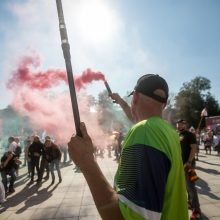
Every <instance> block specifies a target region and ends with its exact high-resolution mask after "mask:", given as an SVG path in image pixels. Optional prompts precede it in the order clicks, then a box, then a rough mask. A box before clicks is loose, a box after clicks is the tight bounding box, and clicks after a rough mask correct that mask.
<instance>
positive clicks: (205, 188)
mask: <svg viewBox="0 0 220 220" xmlns="http://www.w3.org/2000/svg"><path fill="white" fill-rule="evenodd" d="M196 186H198V187H197V191H198V193H199V194H203V195H207V196H208V197H210V198H212V199H215V200H220V198H219V197H218V196H216V195H215V194H213V193H212V192H211V188H210V187H209V185H208V183H207V182H205V181H204V180H203V179H201V178H200V179H198V180H197V181H196Z"/></svg>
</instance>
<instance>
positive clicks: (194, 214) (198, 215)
mask: <svg viewBox="0 0 220 220" xmlns="http://www.w3.org/2000/svg"><path fill="white" fill-rule="evenodd" d="M200 218H201V212H198V211H193V212H192V214H191V216H190V219H192V220H193V219H200Z"/></svg>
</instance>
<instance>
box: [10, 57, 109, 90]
mask: <svg viewBox="0 0 220 220" xmlns="http://www.w3.org/2000/svg"><path fill="white" fill-rule="evenodd" d="M40 65H41V62H40V57H39V56H38V55H37V54H33V55H32V56H24V57H22V58H21V60H20V63H19V65H18V67H17V69H16V70H15V71H14V72H13V76H12V78H11V79H9V81H8V83H7V88H8V89H13V88H14V87H21V86H25V87H29V88H31V89H37V90H43V89H49V88H52V87H55V86H58V85H59V84H60V83H61V82H62V81H63V82H65V83H66V84H67V83H68V80H67V74H66V71H65V70H61V69H48V70H47V71H38V70H37V69H38V68H39V67H40ZM74 78H75V80H74V83H75V88H76V90H77V91H79V90H80V89H82V88H85V87H86V85H87V84H88V83H91V82H92V81H98V80H102V81H105V76H104V74H103V73H101V72H93V71H92V70H91V69H86V70H85V71H83V73H82V74H81V75H80V76H76V77H74Z"/></svg>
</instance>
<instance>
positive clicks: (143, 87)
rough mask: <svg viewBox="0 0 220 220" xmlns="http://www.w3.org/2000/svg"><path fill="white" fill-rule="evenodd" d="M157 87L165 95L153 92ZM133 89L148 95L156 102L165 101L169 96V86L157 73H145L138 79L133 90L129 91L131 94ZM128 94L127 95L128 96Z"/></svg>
mask: <svg viewBox="0 0 220 220" xmlns="http://www.w3.org/2000/svg"><path fill="white" fill-rule="evenodd" d="M157 89H161V90H163V91H164V93H165V97H162V96H160V95H157V94H155V91H156V90H157ZM134 91H137V92H140V93H142V94H143V95H146V96H149V97H151V98H152V99H155V100H157V101H158V102H162V103H166V102H167V99H168V96H169V88H168V85H167V82H166V81H165V79H163V78H162V77H161V76H159V75H157V74H146V75H143V76H142V77H141V78H139V79H138V81H137V84H136V86H135V87H134V90H133V91H132V92H131V93H130V95H133V93H134ZM130 95H129V96H130Z"/></svg>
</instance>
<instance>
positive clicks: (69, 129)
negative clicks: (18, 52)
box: [7, 54, 105, 143]
mask: <svg viewBox="0 0 220 220" xmlns="http://www.w3.org/2000/svg"><path fill="white" fill-rule="evenodd" d="M40 64H41V62H40V57H39V56H38V55H36V54H33V55H32V56H24V57H22V58H21V60H20V62H19V64H18V67H17V68H16V69H15V71H14V72H13V75H12V77H11V79H9V81H8V83H7V88H8V89H10V90H11V91H12V93H13V99H12V103H11V105H12V106H13V108H14V109H15V110H16V111H17V112H19V113H21V114H22V115H24V116H28V117H29V119H30V121H31V125H32V128H33V130H39V129H41V130H45V131H46V132H47V133H49V134H53V135H54V136H55V137H56V138H57V139H58V141H59V142H60V143H61V142H63V143H67V142H68V141H69V139H70V137H71V136H72V134H73V132H74V131H75V128H74V119H73V113H72V108H71V101H70V97H69V92H68V91H67V92H63V93H60V94H59V93H58V94H57V93H56V94H53V95H52V96H51V95H48V92H50V90H51V89H53V88H55V87H56V86H58V85H59V84H60V83H62V82H64V83H66V84H67V76H66V72H65V71H64V70H60V69H55V68H53V69H49V70H46V71H41V70H39V67H40ZM94 80H102V81H104V80H105V77H104V74H103V73H101V72H93V71H92V70H90V69H87V70H85V71H84V72H83V73H82V75H81V76H77V77H75V88H76V90H77V91H79V90H80V89H81V88H86V85H87V84H88V83H92V82H93V81H94ZM79 95H80V94H79ZM83 97H84V98H79V99H78V100H79V101H78V104H79V111H80V117H81V121H84V122H86V123H87V126H88V130H89V131H90V132H91V136H93V138H94V140H95V142H96V141H100V142H102V143H104V141H101V140H102V139H103V138H105V134H104V133H103V132H102V130H101V128H100V127H99V124H98V116H97V115H96V114H95V113H91V112H90V111H89V109H88V107H87V106H88V100H87V98H86V97H87V96H83ZM94 131H95V132H94Z"/></svg>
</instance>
